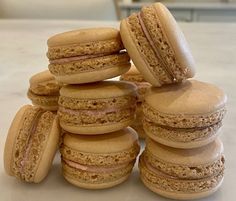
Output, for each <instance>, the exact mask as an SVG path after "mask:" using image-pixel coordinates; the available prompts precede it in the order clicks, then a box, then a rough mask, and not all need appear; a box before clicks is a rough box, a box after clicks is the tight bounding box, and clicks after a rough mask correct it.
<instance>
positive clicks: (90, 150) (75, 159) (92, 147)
mask: <svg viewBox="0 0 236 201" xmlns="http://www.w3.org/2000/svg"><path fill="white" fill-rule="evenodd" d="M139 149H140V148H139V144H138V136H137V134H136V132H135V131H134V130H133V129H131V128H125V129H123V130H119V131H116V132H112V133H109V134H105V135H92V136H85V135H74V134H70V133H66V134H65V135H64V140H63V144H62V146H61V148H60V151H61V155H62V156H61V159H62V172H63V176H64V177H65V179H66V180H67V181H68V182H69V183H71V184H73V185H75V186H78V187H81V188H86V189H104V188H110V187H113V186H115V185H118V184H120V183H122V182H124V181H125V180H126V179H127V178H128V177H129V175H130V173H131V171H132V168H133V165H134V163H135V160H136V157H137V155H138V153H139Z"/></svg>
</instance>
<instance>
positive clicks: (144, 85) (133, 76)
mask: <svg viewBox="0 0 236 201" xmlns="http://www.w3.org/2000/svg"><path fill="white" fill-rule="evenodd" d="M120 80H123V81H129V82H132V83H133V84H135V85H136V86H137V92H138V102H137V110H136V118H135V121H134V123H133V124H132V125H131V127H132V128H133V129H135V130H136V132H137V133H138V136H139V138H145V136H146V134H145V131H144V129H143V123H142V119H143V111H142V102H143V100H144V96H145V94H146V92H147V91H148V89H149V88H150V87H151V84H150V83H149V82H147V81H146V80H145V79H144V77H143V76H142V74H140V72H139V71H138V70H137V69H136V67H135V66H134V65H132V66H131V68H130V70H129V71H128V72H127V73H125V74H123V75H121V76H120Z"/></svg>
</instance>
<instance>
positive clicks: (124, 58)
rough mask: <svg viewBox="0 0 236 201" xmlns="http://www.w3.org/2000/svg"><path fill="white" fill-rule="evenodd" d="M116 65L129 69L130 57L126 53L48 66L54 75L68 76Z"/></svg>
mask: <svg viewBox="0 0 236 201" xmlns="http://www.w3.org/2000/svg"><path fill="white" fill-rule="evenodd" d="M117 65H127V68H128V67H130V57H129V55H128V54H127V53H126V52H121V53H116V54H109V55H105V56H100V57H94V58H89V59H84V60H79V61H72V62H67V63H62V64H53V63H51V64H49V66H48V68H49V70H50V72H51V73H52V74H53V75H55V76H59V75H68V74H76V73H85V72H92V71H94V70H105V69H109V68H112V67H115V66H117Z"/></svg>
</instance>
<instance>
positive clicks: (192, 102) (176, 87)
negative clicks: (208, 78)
mask: <svg viewBox="0 0 236 201" xmlns="http://www.w3.org/2000/svg"><path fill="white" fill-rule="evenodd" d="M226 101H227V97H226V95H225V93H224V91H223V90H221V89H220V88H218V87H217V86H215V85H213V84H209V83H206V82H201V81H197V80H188V81H186V82H184V83H181V84H172V85H166V86H164V87H162V88H151V89H150V91H149V92H148V94H147V95H146V97H145V102H146V103H147V104H148V105H149V106H151V107H152V108H153V109H155V110H157V111H158V112H162V113H165V114H189V115H197V114H207V113H212V112H215V111H216V110H219V109H222V108H223V107H224V106H225V104H226Z"/></svg>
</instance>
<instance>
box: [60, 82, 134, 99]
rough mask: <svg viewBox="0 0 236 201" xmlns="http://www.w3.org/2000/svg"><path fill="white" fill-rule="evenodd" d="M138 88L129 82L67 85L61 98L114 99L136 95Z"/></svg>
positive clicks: (61, 92)
mask: <svg viewBox="0 0 236 201" xmlns="http://www.w3.org/2000/svg"><path fill="white" fill-rule="evenodd" d="M136 90H137V88H136V86H135V85H133V84H132V83H129V82H123V81H122V82H119V81H102V82H96V83H91V84H83V85H67V86H64V87H62V88H61V90H60V94H61V96H65V97H70V98H78V99H99V98H113V97H119V96H125V95H136Z"/></svg>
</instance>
